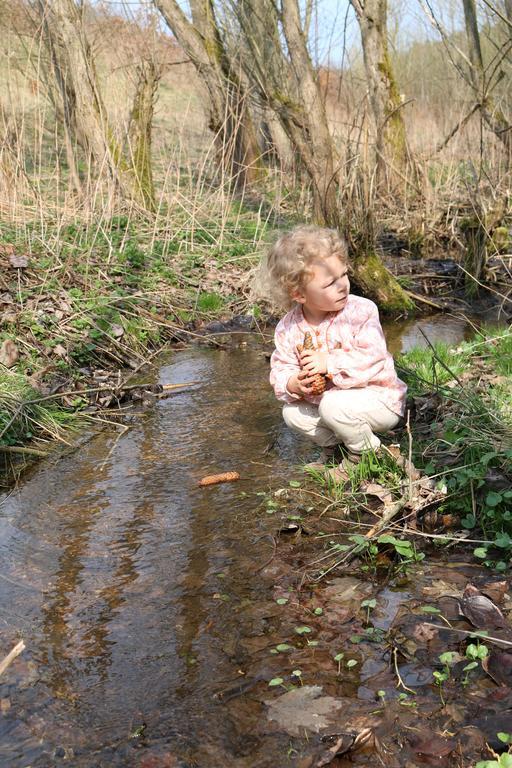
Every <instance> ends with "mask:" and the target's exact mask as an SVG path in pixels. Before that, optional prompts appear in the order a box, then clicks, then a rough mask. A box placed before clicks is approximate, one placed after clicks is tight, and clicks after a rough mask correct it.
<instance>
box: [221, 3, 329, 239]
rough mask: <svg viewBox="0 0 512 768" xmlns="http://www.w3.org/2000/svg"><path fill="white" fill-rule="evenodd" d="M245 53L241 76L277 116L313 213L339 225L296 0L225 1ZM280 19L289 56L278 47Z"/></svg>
mask: <svg viewBox="0 0 512 768" xmlns="http://www.w3.org/2000/svg"><path fill="white" fill-rule="evenodd" d="M230 5H231V8H232V11H233V13H234V15H235V16H236V18H237V20H238V23H239V24H240V27H241V32H242V35H243V39H244V43H245V45H246V47H247V52H246V54H245V56H244V57H243V62H244V65H245V68H246V75H247V77H248V78H249V80H250V82H251V83H252V84H253V86H254V89H255V91H256V92H257V93H258V95H259V97H260V99H261V101H262V102H263V104H264V105H265V106H267V107H270V109H271V110H273V111H274V113H275V114H276V115H277V117H278V118H279V121H280V123H281V125H282V127H283V130H284V131H285V133H286V135H287V137H288V139H289V141H290V144H291V146H292V149H293V150H294V152H295V154H296V155H297V156H298V158H300V162H301V164H302V166H303V167H304V168H305V169H306V172H307V175H308V179H309V181H310V183H311V188H312V193H313V216H314V218H315V220H316V221H318V222H319V223H322V224H328V225H329V226H334V227H336V226H339V225H340V221H341V215H340V211H339V207H338V201H337V189H338V169H337V157H336V152H335V149H334V144H333V141H332V137H331V134H330V131H329V127H328V123H327V117H326V114H325V108H324V104H323V101H322V97H321V93H320V89H319V87H318V83H317V79H316V73H315V71H314V68H313V65H312V63H311V59H310V56H309V51H308V48H307V43H306V38H305V35H304V32H303V30H302V27H301V23H300V14H299V8H298V4H297V1H296V0H282V5H281V13H279V12H278V9H277V7H276V4H275V3H274V2H273V1H272V0H240V1H237V2H234V1H233V0H232V2H231V3H230ZM279 21H281V23H282V29H283V32H284V37H285V39H286V46H287V49H288V54H286V53H285V52H284V51H283V50H282V42H281V40H282V39H281V37H280V30H279Z"/></svg>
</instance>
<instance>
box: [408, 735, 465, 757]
mask: <svg viewBox="0 0 512 768" xmlns="http://www.w3.org/2000/svg"><path fill="white" fill-rule="evenodd" d="M409 743H410V745H411V747H412V749H413V751H414V752H415V753H416V756H417V758H418V759H419V760H420V762H421V763H424V764H426V765H442V763H441V762H440V760H441V758H444V757H447V756H448V755H449V754H451V753H452V752H453V750H454V749H455V747H456V746H457V742H456V741H455V739H445V738H443V737H442V736H439V735H438V734H437V733H434V732H433V731H428V730H426V729H425V730H424V731H423V732H422V733H415V734H412V735H411V736H409Z"/></svg>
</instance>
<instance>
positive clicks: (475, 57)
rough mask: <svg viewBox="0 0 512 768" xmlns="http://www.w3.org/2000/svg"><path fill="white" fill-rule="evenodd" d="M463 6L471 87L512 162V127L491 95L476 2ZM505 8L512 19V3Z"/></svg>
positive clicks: (465, 3)
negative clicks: (487, 81)
mask: <svg viewBox="0 0 512 768" xmlns="http://www.w3.org/2000/svg"><path fill="white" fill-rule="evenodd" d="M462 4H463V6H464V20H465V23H466V37H467V41H468V49H469V60H470V62H471V71H470V78H471V85H472V87H473V91H474V93H475V97H476V99H477V102H478V104H479V107H480V112H481V115H482V117H483V119H484V120H485V122H486V124H487V125H488V127H489V128H490V129H491V131H492V132H493V133H494V134H495V135H496V136H497V137H498V138H499V139H500V141H502V142H503V144H504V145H505V148H506V150H507V153H508V157H509V160H510V158H511V156H512V125H511V123H510V121H509V120H508V119H507V118H506V117H505V115H504V114H503V112H502V111H501V109H499V108H498V107H496V106H495V104H494V102H493V99H492V97H491V95H490V93H489V85H490V83H486V77H485V69H484V63H483V57H482V48H481V45H480V33H479V31H478V19H477V14H476V3H475V0H462ZM505 7H506V12H507V16H508V18H510V16H509V12H512V2H510V0H508V2H507V3H506V6H505ZM495 84H496V83H495Z"/></svg>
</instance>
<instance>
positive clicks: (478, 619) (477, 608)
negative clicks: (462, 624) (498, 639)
mask: <svg viewBox="0 0 512 768" xmlns="http://www.w3.org/2000/svg"><path fill="white" fill-rule="evenodd" d="M459 605H460V611H461V613H462V615H463V616H465V617H466V619H467V620H468V621H469V622H471V624H472V625H473V626H474V627H477V629H509V628H510V627H509V624H508V623H507V620H506V619H505V617H504V615H503V614H502V612H501V611H500V609H499V608H498V606H497V605H495V604H494V603H493V601H492V600H489V598H488V597H486V596H485V595H483V594H482V593H481V592H480V590H479V589H477V588H476V587H475V586H474V585H473V584H467V585H466V588H465V589H464V592H463V593H462V598H461V599H460V602H459Z"/></svg>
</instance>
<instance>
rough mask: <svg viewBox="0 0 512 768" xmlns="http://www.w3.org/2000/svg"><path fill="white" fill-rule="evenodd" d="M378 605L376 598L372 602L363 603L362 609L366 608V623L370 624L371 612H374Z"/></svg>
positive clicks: (365, 601) (364, 601)
mask: <svg viewBox="0 0 512 768" xmlns="http://www.w3.org/2000/svg"><path fill="white" fill-rule="evenodd" d="M376 605H377V601H376V600H375V598H372V599H371V600H363V602H362V603H361V608H366V623H367V624H369V623H370V611H373V609H374V608H375V606H376Z"/></svg>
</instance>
